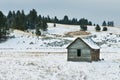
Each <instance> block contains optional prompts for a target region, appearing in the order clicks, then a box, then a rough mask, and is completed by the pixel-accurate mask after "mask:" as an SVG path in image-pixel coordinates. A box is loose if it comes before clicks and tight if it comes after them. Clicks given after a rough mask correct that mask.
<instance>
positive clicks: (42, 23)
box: [0, 9, 114, 39]
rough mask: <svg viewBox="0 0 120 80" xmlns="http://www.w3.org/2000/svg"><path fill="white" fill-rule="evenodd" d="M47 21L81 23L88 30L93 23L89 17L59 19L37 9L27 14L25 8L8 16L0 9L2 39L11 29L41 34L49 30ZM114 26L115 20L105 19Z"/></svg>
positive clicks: (0, 35) (9, 13)
mask: <svg viewBox="0 0 120 80" xmlns="http://www.w3.org/2000/svg"><path fill="white" fill-rule="evenodd" d="M47 23H54V27H55V26H56V23H59V24H70V25H80V27H81V29H82V30H83V31H86V30H87V25H93V23H92V22H91V21H88V19H85V18H81V19H77V18H72V19H70V18H69V17H68V16H67V15H65V16H64V17H63V19H58V18H57V16H55V17H53V18H51V17H50V16H49V15H48V16H46V17H45V16H41V15H38V14H37V11H36V10H35V9H32V10H30V11H29V13H28V14H25V12H24V10H21V11H20V10H18V11H16V12H15V11H9V12H8V14H7V16H5V15H4V14H3V13H2V11H0V39H1V38H3V37H5V36H6V35H7V34H8V33H9V32H8V30H9V29H10V28H11V29H19V30H23V31H25V30H27V29H35V30H36V34H37V35H41V32H40V29H41V30H43V31H47V28H48V25H47ZM94 25H95V24H94ZM106 25H108V26H114V23H113V22H108V24H107V23H106V22H105V21H104V22H103V26H106Z"/></svg>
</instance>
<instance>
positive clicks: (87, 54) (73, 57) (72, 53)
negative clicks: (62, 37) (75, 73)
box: [68, 39, 91, 61]
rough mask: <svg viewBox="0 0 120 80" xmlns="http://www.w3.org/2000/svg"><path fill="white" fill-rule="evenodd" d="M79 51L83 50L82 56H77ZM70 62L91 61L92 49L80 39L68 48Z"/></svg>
mask: <svg viewBox="0 0 120 80" xmlns="http://www.w3.org/2000/svg"><path fill="white" fill-rule="evenodd" d="M77 49H81V56H77ZM68 61H91V49H90V47H88V46H87V45H86V44H85V43H84V42H82V41H81V40H79V39H78V40H77V41H75V42H74V44H72V45H71V46H70V47H69V48H68Z"/></svg>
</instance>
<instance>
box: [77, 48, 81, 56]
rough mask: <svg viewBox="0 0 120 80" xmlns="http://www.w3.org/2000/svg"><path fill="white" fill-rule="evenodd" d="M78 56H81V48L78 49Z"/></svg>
mask: <svg viewBox="0 0 120 80" xmlns="http://www.w3.org/2000/svg"><path fill="white" fill-rule="evenodd" d="M77 56H79V57H80V56H81V49H77Z"/></svg>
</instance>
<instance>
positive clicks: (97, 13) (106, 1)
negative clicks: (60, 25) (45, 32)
mask: <svg viewBox="0 0 120 80" xmlns="http://www.w3.org/2000/svg"><path fill="white" fill-rule="evenodd" d="M33 8H34V9H36V11H37V12H38V14H41V15H44V16H47V15H49V16H50V17H54V16H57V17H58V18H63V16H64V15H68V16H69V17H70V18H73V17H75V18H78V19H80V18H83V17H84V18H87V19H88V20H91V21H92V22H95V23H99V24H102V22H103V21H104V20H106V21H108V20H109V21H114V22H115V24H116V25H120V16H119V15H120V0H0V10H1V11H2V12H4V14H7V13H8V12H9V10H24V11H25V12H26V14H27V13H28V12H29V11H30V10H31V9H33Z"/></svg>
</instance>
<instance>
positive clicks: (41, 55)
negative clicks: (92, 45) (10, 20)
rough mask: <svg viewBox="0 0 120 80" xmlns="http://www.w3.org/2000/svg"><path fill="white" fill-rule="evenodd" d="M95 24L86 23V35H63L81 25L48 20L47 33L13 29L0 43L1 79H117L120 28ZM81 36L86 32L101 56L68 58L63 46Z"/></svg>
mask: <svg viewBox="0 0 120 80" xmlns="http://www.w3.org/2000/svg"><path fill="white" fill-rule="evenodd" d="M94 28H95V26H88V31H87V32H86V33H89V34H87V35H76V34H73V35H66V34H67V33H69V32H72V33H74V32H76V31H79V30H80V26H77V25H61V24H57V25H56V27H53V24H52V23H48V31H47V32H43V33H46V35H42V36H40V37H37V36H35V35H34V34H32V33H31V32H23V31H19V30H13V32H11V33H10V35H11V36H12V37H11V39H8V40H7V41H6V42H4V43H1V44H0V65H1V66H0V69H1V70H0V80H119V79H120V32H119V31H120V28H118V27H108V31H107V32H104V31H101V32H96V31H95V29H94ZM101 28H102V27H101ZM80 36H82V37H84V36H89V37H91V38H92V39H93V40H94V41H95V42H96V43H97V44H98V45H99V46H100V49H101V51H100V52H101V53H100V58H101V59H103V60H101V61H98V62H71V61H70V62H67V55H66V51H67V50H66V47H67V46H68V45H69V44H70V43H71V42H72V41H73V40H74V39H75V38H76V37H80Z"/></svg>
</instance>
